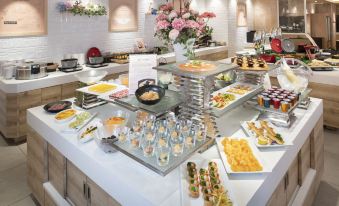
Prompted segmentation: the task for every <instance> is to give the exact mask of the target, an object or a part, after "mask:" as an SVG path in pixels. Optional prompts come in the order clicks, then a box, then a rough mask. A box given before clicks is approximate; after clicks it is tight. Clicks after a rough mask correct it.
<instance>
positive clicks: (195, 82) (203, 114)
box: [154, 61, 237, 137]
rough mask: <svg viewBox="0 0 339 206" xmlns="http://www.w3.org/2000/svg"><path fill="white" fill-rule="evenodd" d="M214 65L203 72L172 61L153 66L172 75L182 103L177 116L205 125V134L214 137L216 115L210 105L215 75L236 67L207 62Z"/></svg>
mask: <svg viewBox="0 0 339 206" xmlns="http://www.w3.org/2000/svg"><path fill="white" fill-rule="evenodd" d="M205 62H206V63H208V64H213V65H215V66H216V68H215V69H213V70H209V71H203V72H192V71H186V70H182V69H180V68H179V64H183V62H181V63H174V64H168V65H163V66H159V67H155V68H154V69H156V70H158V71H162V72H170V73H172V74H173V76H174V80H175V81H174V84H175V86H176V87H177V89H179V91H180V93H181V94H182V95H183V97H184V99H183V103H182V104H181V105H180V106H179V118H182V119H191V120H193V121H194V122H195V123H196V124H199V125H200V126H202V127H205V126H206V127H207V135H208V136H209V137H215V136H216V135H217V134H218V130H217V127H216V119H215V118H216V117H215V115H214V114H213V110H212V108H211V106H210V101H211V97H212V96H211V95H212V91H213V87H214V81H215V76H217V75H218V74H220V73H224V72H227V71H230V70H234V69H236V68H237V65H234V64H223V63H218V62H208V61H205Z"/></svg>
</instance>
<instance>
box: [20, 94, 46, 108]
mask: <svg viewBox="0 0 339 206" xmlns="http://www.w3.org/2000/svg"><path fill="white" fill-rule="evenodd" d="M18 104H19V109H20V110H26V109H29V108H32V107H35V106H39V105H41V89H36V90H31V91H27V92H22V93H20V94H19V96H18Z"/></svg>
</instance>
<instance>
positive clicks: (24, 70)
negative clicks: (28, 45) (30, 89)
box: [15, 63, 48, 80]
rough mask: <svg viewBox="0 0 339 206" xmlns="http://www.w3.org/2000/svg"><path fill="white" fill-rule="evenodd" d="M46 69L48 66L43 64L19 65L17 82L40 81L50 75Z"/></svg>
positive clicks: (16, 76)
mask: <svg viewBox="0 0 339 206" xmlns="http://www.w3.org/2000/svg"><path fill="white" fill-rule="evenodd" d="M46 68H47V66H46V64H43V63H31V64H22V65H18V66H17V67H16V75H15V78H16V79H17V80H30V79H39V78H42V77H45V76H47V75H48V74H47V71H46Z"/></svg>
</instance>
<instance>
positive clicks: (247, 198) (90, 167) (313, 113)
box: [27, 98, 323, 206]
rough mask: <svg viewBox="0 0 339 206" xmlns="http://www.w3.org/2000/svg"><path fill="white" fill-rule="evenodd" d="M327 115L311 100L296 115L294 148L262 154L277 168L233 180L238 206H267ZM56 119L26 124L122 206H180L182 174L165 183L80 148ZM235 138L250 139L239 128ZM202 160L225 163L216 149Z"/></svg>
mask: <svg viewBox="0 0 339 206" xmlns="http://www.w3.org/2000/svg"><path fill="white" fill-rule="evenodd" d="M112 107H116V106H114V105H112V104H107V105H104V106H102V107H99V108H95V109H94V110H96V111H112V110H113V108H112ZM102 113H103V112H102ZM106 113H107V112H106ZM322 113H323V103H322V100H320V99H315V98H312V103H311V105H310V107H309V109H308V110H301V109H296V110H295V114H296V116H297V120H296V122H295V123H294V124H293V126H292V128H290V129H289V130H288V131H287V135H288V136H289V137H290V138H291V140H292V141H293V146H290V147H288V148H287V149H271V150H265V151H261V152H260V154H261V157H262V159H263V160H264V161H265V162H266V164H268V165H271V166H272V169H273V172H271V173H267V174H261V175H241V176H240V175H239V176H229V178H230V185H231V187H232V188H233V191H232V192H233V194H234V195H235V197H236V202H237V204H238V205H265V203H266V202H267V201H268V200H269V198H270V196H271V195H272V193H273V192H274V190H275V188H276V187H277V185H278V184H279V182H280V181H281V179H282V178H283V176H284V175H285V173H286V171H287V169H288V167H289V165H291V163H292V161H293V160H294V158H295V157H296V156H297V154H298V151H299V150H300V148H301V147H302V145H303V144H304V142H305V141H306V139H307V138H308V137H309V134H310V133H311V131H312V129H313V128H314V126H315V125H316V123H317V121H318V119H319V118H320V116H321V115H322ZM53 117H54V116H53V115H50V114H47V113H46V112H44V111H43V109H42V106H40V107H35V108H31V109H29V110H28V113H27V122H28V124H29V125H30V126H31V127H32V128H33V129H34V130H36V131H37V132H38V133H39V134H40V135H41V136H43V138H45V139H46V140H47V141H48V142H49V143H50V144H51V145H53V146H54V147H55V148H56V149H58V150H59V151H60V152H61V153H62V154H63V155H64V156H65V157H66V158H67V159H69V160H70V161H71V162H73V163H74V164H75V165H76V166H77V167H78V168H79V169H80V170H81V171H83V172H84V173H85V174H86V175H87V176H88V177H89V178H91V179H92V180H93V181H94V182H96V183H97V184H98V185H99V186H100V187H101V188H102V189H104V190H105V191H106V192H107V193H108V194H110V195H111V196H112V197H114V198H115V199H116V200H117V201H119V202H120V203H121V204H122V205H127V206H128V205H131V206H134V205H145V206H146V205H147V206H148V205H156V206H158V205H166V206H173V205H180V204H181V199H180V177H179V169H178V168H177V169H175V170H174V171H172V172H171V173H169V174H168V175H167V176H165V177H162V176H160V175H158V174H156V173H155V172H153V171H151V170H149V169H147V168H146V167H144V166H142V165H141V164H139V163H137V162H136V161H134V160H132V159H131V158H129V157H127V156H125V155H123V154H122V153H120V152H117V153H113V154H106V153H104V152H103V151H101V150H100V149H99V148H98V147H97V145H96V143H95V142H94V141H92V142H88V143H86V144H81V143H78V141H77V137H76V135H72V134H64V133H61V132H60V130H61V128H62V125H60V124H57V123H56V122H55V121H54V118H53ZM245 118H246V117H244V119H245ZM234 136H238V137H245V134H244V133H243V132H242V130H241V129H240V125H239V129H238V131H237V132H236V133H235V134H234ZM202 158H205V159H215V158H220V157H219V154H218V152H217V149H216V147H215V146H213V147H212V148H210V149H209V150H207V151H206V152H204V153H203V154H196V155H195V156H194V157H192V159H202Z"/></svg>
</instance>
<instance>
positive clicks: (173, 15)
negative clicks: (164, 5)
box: [168, 11, 178, 20]
mask: <svg viewBox="0 0 339 206" xmlns="http://www.w3.org/2000/svg"><path fill="white" fill-rule="evenodd" d="M176 17H178V14H177V12H176V11H171V13H170V14H169V15H168V19H169V20H172V19H174V18H176Z"/></svg>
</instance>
